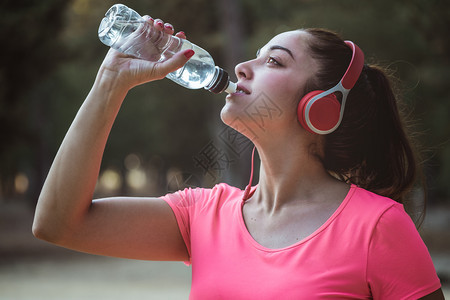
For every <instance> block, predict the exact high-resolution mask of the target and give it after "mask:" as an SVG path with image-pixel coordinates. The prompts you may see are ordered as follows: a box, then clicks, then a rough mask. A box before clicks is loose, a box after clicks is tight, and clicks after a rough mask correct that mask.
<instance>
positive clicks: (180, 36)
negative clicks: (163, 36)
mask: <svg viewBox="0 0 450 300" xmlns="http://www.w3.org/2000/svg"><path fill="white" fill-rule="evenodd" d="M175 36H176V37H179V38H180V39H183V40H185V39H186V34H185V33H184V32H183V31H180V32H177V34H175Z"/></svg>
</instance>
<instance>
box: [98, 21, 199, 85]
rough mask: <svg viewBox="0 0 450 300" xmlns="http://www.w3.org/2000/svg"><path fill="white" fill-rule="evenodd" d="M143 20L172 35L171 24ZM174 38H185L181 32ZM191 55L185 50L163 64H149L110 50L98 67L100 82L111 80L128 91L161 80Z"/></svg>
mask: <svg viewBox="0 0 450 300" xmlns="http://www.w3.org/2000/svg"><path fill="white" fill-rule="evenodd" d="M143 18H144V19H145V20H146V22H148V23H149V24H150V25H152V26H154V27H155V29H156V30H159V31H163V32H165V33H166V34H170V35H173V33H174V29H173V26H172V25H171V24H169V23H164V22H163V21H162V20H160V19H156V20H153V19H152V18H151V17H149V16H144V17H143ZM175 36H176V37H179V38H181V39H185V38H186V36H185V34H184V33H183V32H179V33H177V34H176V35H175ZM193 54H194V52H193V51H192V50H185V51H180V52H178V53H176V54H175V55H174V56H173V57H171V58H169V59H167V60H165V61H163V62H151V61H147V60H143V59H136V58H133V57H131V56H129V55H126V54H123V53H121V52H119V51H116V50H114V49H112V48H111V49H110V50H109V52H108V54H107V55H106V57H105V59H104V61H103V63H102V65H101V67H100V71H99V76H100V77H101V79H102V80H112V81H113V83H114V86H115V87H117V88H119V87H120V88H123V89H126V90H129V89H131V88H133V87H134V86H137V85H140V84H143V83H146V82H150V81H154V80H159V79H163V78H164V77H165V76H166V75H167V74H168V73H170V72H173V71H175V70H177V69H179V68H181V67H182V66H183V65H184V64H185V63H186V62H187V61H188V60H189V58H190V57H192V55H193Z"/></svg>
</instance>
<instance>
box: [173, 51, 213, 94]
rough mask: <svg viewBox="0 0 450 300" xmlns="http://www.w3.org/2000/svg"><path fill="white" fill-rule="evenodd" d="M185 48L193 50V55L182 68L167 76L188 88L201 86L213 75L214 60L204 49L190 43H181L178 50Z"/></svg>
mask: <svg viewBox="0 0 450 300" xmlns="http://www.w3.org/2000/svg"><path fill="white" fill-rule="evenodd" d="M187 49H192V50H194V52H195V55H194V56H193V57H191V59H189V61H188V62H187V63H186V64H185V65H184V66H183V67H182V68H180V69H178V70H177V71H175V72H172V73H169V74H168V75H167V78H169V79H171V80H173V81H175V82H177V83H178V84H180V85H182V86H184V87H187V88H189V89H199V88H203V87H205V86H206V85H208V84H209V83H210V82H211V81H212V79H213V77H214V73H215V65H214V60H213V59H212V57H211V55H209V53H208V52H206V51H205V50H204V49H202V48H200V47H198V46H196V45H193V44H191V43H183V46H182V47H181V50H180V51H184V50H187Z"/></svg>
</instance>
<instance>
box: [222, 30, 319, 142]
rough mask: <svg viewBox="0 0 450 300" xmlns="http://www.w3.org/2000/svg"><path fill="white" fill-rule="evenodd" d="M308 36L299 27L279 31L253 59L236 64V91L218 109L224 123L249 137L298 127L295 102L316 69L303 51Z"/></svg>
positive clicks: (304, 50)
mask: <svg viewBox="0 0 450 300" xmlns="http://www.w3.org/2000/svg"><path fill="white" fill-rule="evenodd" d="M308 38H310V37H309V34H308V33H306V32H303V31H298V30H297V31H288V32H284V33H281V34H279V35H277V36H275V37H274V38H273V39H272V40H270V41H269V42H268V43H267V44H266V45H265V46H264V47H263V48H261V49H259V50H258V52H257V55H256V58H255V59H252V60H249V61H246V62H243V63H240V64H239V65H237V66H236V68H235V72H236V76H237V78H238V91H237V92H236V93H233V94H230V95H228V96H227V97H226V103H225V106H224V107H223V109H222V112H221V118H222V120H223V122H224V123H225V124H227V125H229V126H231V127H233V128H234V129H236V130H237V131H239V132H241V133H242V134H244V135H246V136H247V137H248V138H250V139H254V138H256V137H258V136H259V135H260V134H267V133H271V134H278V133H277V132H280V131H279V130H286V129H287V128H288V127H292V126H300V125H299V123H298V121H297V104H298V102H299V100H300V98H301V97H302V96H303V91H304V86H305V83H306V81H307V80H308V79H309V78H310V76H311V75H312V74H315V72H316V70H317V66H316V64H315V63H314V60H313V59H312V58H311V57H310V56H309V55H308V52H307V50H306V49H307V48H306V41H307V39H308Z"/></svg>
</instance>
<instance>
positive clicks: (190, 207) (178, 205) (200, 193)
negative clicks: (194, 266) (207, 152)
mask: <svg viewBox="0 0 450 300" xmlns="http://www.w3.org/2000/svg"><path fill="white" fill-rule="evenodd" d="M208 191H209V190H208V189H201V188H196V189H191V188H187V189H184V190H181V191H178V192H175V193H171V194H167V195H165V196H163V197H161V199H163V200H164V201H166V202H167V204H169V206H170V208H171V209H172V211H173V213H174V215H175V218H176V220H177V223H178V228H179V230H180V233H181V236H182V237H183V241H184V243H185V245H186V249H187V251H188V254H189V257H191V238H190V236H191V226H190V224H191V219H192V215H193V213H194V211H195V206H196V205H197V204H198V203H200V202H202V201H204V200H205V198H208V195H209V193H208ZM185 264H186V265H190V262H185Z"/></svg>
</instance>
